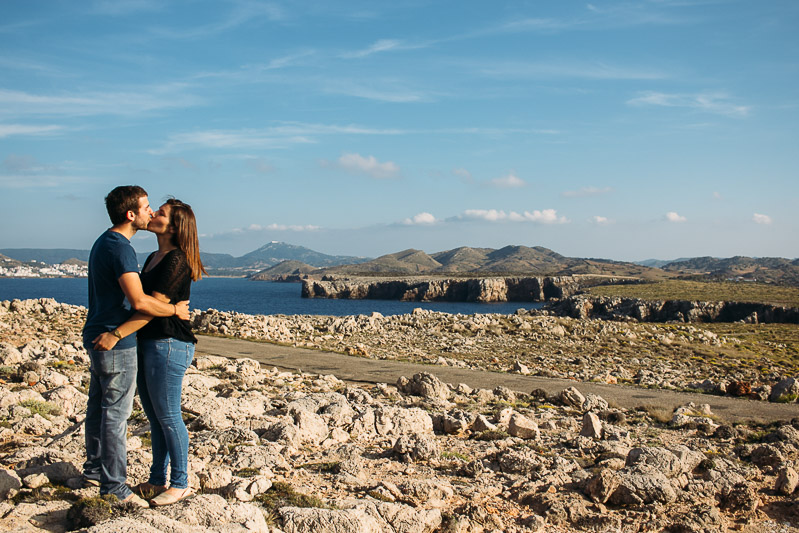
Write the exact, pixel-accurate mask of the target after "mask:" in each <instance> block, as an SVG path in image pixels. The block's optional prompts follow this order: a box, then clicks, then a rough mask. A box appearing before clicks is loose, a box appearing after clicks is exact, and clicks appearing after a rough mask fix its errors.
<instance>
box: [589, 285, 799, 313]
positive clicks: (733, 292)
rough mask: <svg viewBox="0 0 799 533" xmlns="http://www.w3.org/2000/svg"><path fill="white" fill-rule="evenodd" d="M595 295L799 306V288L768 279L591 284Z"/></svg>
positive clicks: (591, 291)
mask: <svg viewBox="0 0 799 533" xmlns="http://www.w3.org/2000/svg"><path fill="white" fill-rule="evenodd" d="M587 291H588V293H589V294H591V295H593V296H617V297H623V298H640V299H642V300H691V301H705V302H753V303H763V304H772V305H784V306H788V307H799V288H797V287H787V286H780V285H770V284H765V283H743V282H729V281H723V282H702V281H686V280H666V281H657V282H653V283H633V284H624V285H600V286H596V287H590V288H589V289H588V290H587Z"/></svg>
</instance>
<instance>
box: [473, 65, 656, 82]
mask: <svg viewBox="0 0 799 533" xmlns="http://www.w3.org/2000/svg"><path fill="white" fill-rule="evenodd" d="M477 68H478V71H479V72H481V73H482V74H483V75H486V76H492V77H497V78H502V79H508V78H540V79H552V78H573V79H589V80H660V79H665V78H668V77H670V76H669V75H668V74H666V73H664V72H660V71H657V70H653V69H651V68H640V67H624V66H619V65H611V64H607V63H602V62H573V61H563V60H553V61H551V62H535V63H531V62H521V61H505V62H500V63H492V64H490V65H483V66H478V67H477Z"/></svg>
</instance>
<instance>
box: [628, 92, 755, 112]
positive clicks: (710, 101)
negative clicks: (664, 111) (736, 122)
mask: <svg viewBox="0 0 799 533" xmlns="http://www.w3.org/2000/svg"><path fill="white" fill-rule="evenodd" d="M627 103H628V104H630V105H634V106H646V105H651V106H660V107H684V108H688V109H696V110H699V111H705V112H707V113H714V114H717V115H725V116H732V117H745V116H747V115H748V114H749V111H750V110H751V108H750V107H749V106H743V105H738V104H734V103H732V102H731V101H730V97H729V96H728V95H726V94H724V93H699V94H667V93H660V92H655V91H649V92H644V93H641V94H640V95H639V96H637V97H635V98H632V99H630V100H628V101H627Z"/></svg>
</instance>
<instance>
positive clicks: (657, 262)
mask: <svg viewBox="0 0 799 533" xmlns="http://www.w3.org/2000/svg"><path fill="white" fill-rule="evenodd" d="M688 259H690V258H689V257H681V258H679V259H645V260H644V261H634V263H635V264H636V265H641V266H645V267H650V268H663V267H664V266H666V265H668V264H669V263H676V262H678V261H687V260H688Z"/></svg>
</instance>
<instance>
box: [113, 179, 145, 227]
mask: <svg viewBox="0 0 799 533" xmlns="http://www.w3.org/2000/svg"><path fill="white" fill-rule="evenodd" d="M143 196H147V191H145V190H144V189H142V188H141V187H139V186H138V185H120V186H119V187H117V188H115V189H114V190H113V191H111V192H110V193H108V196H106V197H105V208H106V210H107V211H108V216H109V217H110V218H111V223H112V224H113V225H115V226H116V225H117V224H124V223H125V222H126V221H127V220H128V211H133V212H134V213H138V212H139V198H141V197H143Z"/></svg>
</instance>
